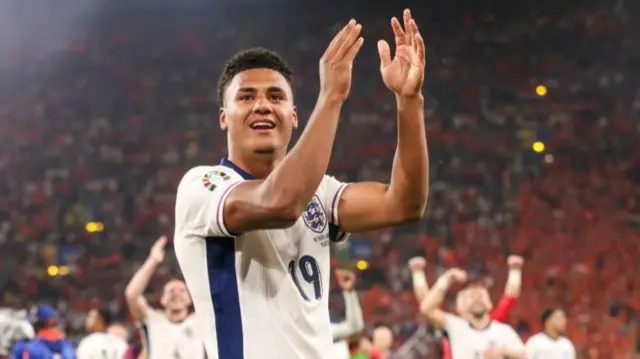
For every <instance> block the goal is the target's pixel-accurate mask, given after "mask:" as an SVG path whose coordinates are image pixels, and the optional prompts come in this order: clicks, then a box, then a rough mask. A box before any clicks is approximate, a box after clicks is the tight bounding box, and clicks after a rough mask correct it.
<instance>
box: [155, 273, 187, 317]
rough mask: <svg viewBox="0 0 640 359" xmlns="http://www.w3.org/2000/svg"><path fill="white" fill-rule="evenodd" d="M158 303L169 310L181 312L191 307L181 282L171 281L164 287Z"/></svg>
mask: <svg viewBox="0 0 640 359" xmlns="http://www.w3.org/2000/svg"><path fill="white" fill-rule="evenodd" d="M160 303H161V304H162V305H163V306H164V307H165V308H167V309H170V310H174V309H175V310H183V309H186V308H188V307H189V306H190V305H191V296H190V295H189V292H188V291H187V286H186V285H185V284H184V282H183V281H181V280H172V281H170V282H169V283H167V284H166V285H165V286H164V291H163V293H162V298H161V299H160Z"/></svg>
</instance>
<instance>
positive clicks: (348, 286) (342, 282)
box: [335, 269, 356, 291]
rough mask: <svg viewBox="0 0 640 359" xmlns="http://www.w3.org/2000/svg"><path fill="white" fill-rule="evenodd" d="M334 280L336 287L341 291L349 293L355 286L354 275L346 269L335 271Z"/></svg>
mask: <svg viewBox="0 0 640 359" xmlns="http://www.w3.org/2000/svg"><path fill="white" fill-rule="evenodd" d="M335 273H336V279H337V280H338V285H339V286H340V288H342V290H345V291H350V290H352V289H353V287H354V286H355V284H356V275H355V274H354V273H353V272H352V271H349V270H346V269H336V271H335Z"/></svg>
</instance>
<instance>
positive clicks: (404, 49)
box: [378, 9, 426, 97]
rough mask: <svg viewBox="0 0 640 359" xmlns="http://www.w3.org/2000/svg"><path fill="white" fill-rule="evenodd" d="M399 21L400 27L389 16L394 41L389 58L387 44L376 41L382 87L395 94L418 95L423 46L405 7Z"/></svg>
mask: <svg viewBox="0 0 640 359" xmlns="http://www.w3.org/2000/svg"><path fill="white" fill-rule="evenodd" d="M403 21H404V29H403V28H402V26H401V25H400V22H399V21H398V19H396V18H395V17H394V18H392V19H391V27H392V28H393V34H394V36H395V42H396V53H395V56H394V57H393V59H391V49H390V47H389V44H388V43H387V42H386V41H384V40H380V41H378V53H379V54H380V73H381V74H382V80H383V81H384V84H385V86H387V88H388V89H389V90H391V91H393V93H395V94H396V96H401V97H415V96H418V95H419V94H420V92H421V90H422V84H423V83H424V71H425V61H426V60H425V46H424V40H423V39H422V36H420V31H418V25H416V22H415V20H414V19H413V18H412V17H411V11H409V9H406V10H404V14H403Z"/></svg>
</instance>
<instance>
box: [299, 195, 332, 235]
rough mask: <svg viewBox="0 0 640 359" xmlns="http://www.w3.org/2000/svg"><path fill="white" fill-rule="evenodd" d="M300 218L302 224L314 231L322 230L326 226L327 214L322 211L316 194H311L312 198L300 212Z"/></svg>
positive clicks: (320, 231) (319, 231)
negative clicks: (302, 221)
mask: <svg viewBox="0 0 640 359" xmlns="http://www.w3.org/2000/svg"><path fill="white" fill-rule="evenodd" d="M302 219H303V220H304V224H306V225H307V227H309V229H311V230H312V231H314V232H316V233H322V232H324V229H325V228H326V227H327V216H326V215H325V213H324V208H322V204H321V203H320V200H319V199H318V196H313V199H312V200H311V202H309V204H307V207H306V208H305V209H304V212H302Z"/></svg>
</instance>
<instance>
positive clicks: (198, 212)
mask: <svg viewBox="0 0 640 359" xmlns="http://www.w3.org/2000/svg"><path fill="white" fill-rule="evenodd" d="M242 181H243V180H242V178H239V176H236V175H235V174H233V173H231V172H230V170H228V169H226V168H224V167H204V166H203V167H196V168H193V169H191V170H190V171H189V172H187V174H186V175H185V176H184V177H183V178H182V181H181V182H180V185H179V186H178V194H177V196H176V230H179V231H181V232H183V233H185V232H186V233H185V234H191V235H196V236H202V237H234V235H233V234H232V233H230V232H229V230H228V229H227V228H226V227H225V224H224V223H225V222H224V202H225V200H226V199H227V196H228V195H229V193H231V190H232V189H233V188H234V187H235V186H237V185H238V184H240V183H241V182H242Z"/></svg>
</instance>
